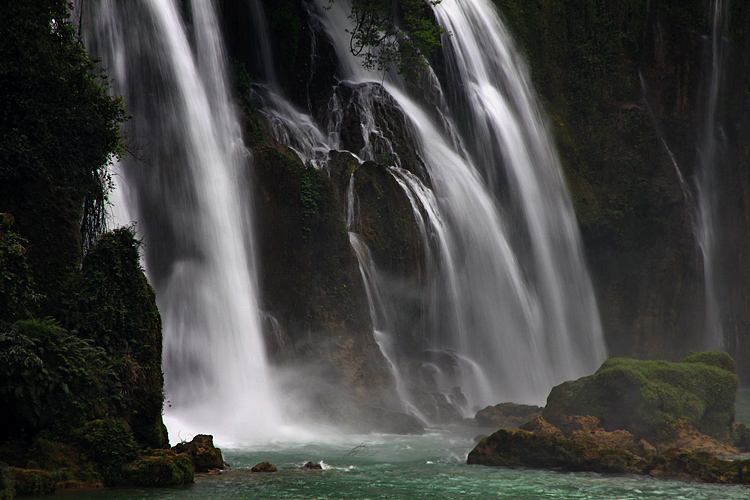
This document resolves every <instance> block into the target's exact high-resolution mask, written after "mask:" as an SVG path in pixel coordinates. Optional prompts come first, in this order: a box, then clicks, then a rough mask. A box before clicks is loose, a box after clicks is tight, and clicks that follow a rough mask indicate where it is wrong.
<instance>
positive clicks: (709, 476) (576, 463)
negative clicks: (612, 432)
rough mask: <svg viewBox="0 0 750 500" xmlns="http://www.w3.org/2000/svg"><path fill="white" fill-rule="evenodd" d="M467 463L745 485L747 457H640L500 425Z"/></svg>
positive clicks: (749, 477) (749, 473)
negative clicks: (501, 427)
mask: <svg viewBox="0 0 750 500" xmlns="http://www.w3.org/2000/svg"><path fill="white" fill-rule="evenodd" d="M467 463H469V464H478V465H489V466H524V467H535V468H544V469H560V470H564V471H589V472H608V473H633V474H642V475H650V476H654V477H678V478H695V479H699V480H701V481H705V482H710V483H739V484H748V483H750V460H724V459H721V458H718V457H716V456H714V455H712V454H711V453H708V452H705V451H688V450H681V449H677V448H670V449H669V450H666V451H665V452H663V453H658V454H652V455H649V456H648V457H647V458H642V457H639V456H637V455H634V454H633V453H631V452H629V451H626V450H623V449H619V448H613V447H609V446H604V445H601V444H598V443H595V442H593V441H586V440H572V439H566V438H563V437H555V436H549V435H540V434H535V433H532V432H528V431H524V430H520V429H510V430H506V429H501V430H499V431H497V432H496V433H494V434H492V435H491V436H489V437H487V438H485V439H483V440H482V441H480V442H479V443H478V444H477V446H476V447H475V448H474V449H473V450H472V451H471V453H469V456H468V459H467Z"/></svg>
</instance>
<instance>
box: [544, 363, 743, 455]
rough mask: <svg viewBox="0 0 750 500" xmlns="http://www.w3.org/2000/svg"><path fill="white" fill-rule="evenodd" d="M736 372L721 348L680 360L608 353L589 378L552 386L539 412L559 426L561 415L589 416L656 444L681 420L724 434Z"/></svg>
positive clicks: (727, 430) (669, 436) (730, 419)
mask: <svg viewBox="0 0 750 500" xmlns="http://www.w3.org/2000/svg"><path fill="white" fill-rule="evenodd" d="M737 385H738V382H737V376H736V375H735V374H734V363H733V362H732V359H731V358H730V357H729V356H728V355H727V354H726V353H722V352H704V353H698V354H691V355H690V356H688V357H687V358H685V360H684V361H683V362H682V363H670V362H667V361H639V360H634V359H627V358H614V359H610V360H608V361H606V362H605V363H604V364H602V366H601V367H600V368H599V370H597V372H596V373H594V374H593V375H591V376H589V377H583V378H580V379H578V380H574V381H569V382H565V383H563V384H560V385H558V386H556V387H554V388H553V389H552V391H551V392H550V394H549V396H548V398H547V406H546V407H545V409H544V411H543V413H542V416H543V417H544V418H545V419H546V420H547V421H549V422H550V423H552V424H553V425H555V426H557V427H560V426H561V425H563V423H564V420H565V417H569V416H572V415H592V416H594V417H596V418H598V419H599V420H600V421H601V425H602V426H603V427H604V429H606V430H608V431H612V430H615V429H624V430H627V431H629V432H631V433H632V434H633V435H634V436H635V437H636V438H637V439H640V438H644V439H646V440H648V441H650V442H653V443H658V442H663V441H669V440H671V439H673V438H674V437H675V436H674V434H675V432H676V429H678V428H679V426H680V424H681V422H684V423H687V424H689V425H692V426H693V427H695V428H696V429H697V430H698V431H700V432H701V433H703V434H707V435H709V436H712V437H715V438H717V439H727V438H728V437H729V434H730V430H731V426H732V423H733V421H734V403H735V398H736V394H737Z"/></svg>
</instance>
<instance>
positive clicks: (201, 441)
mask: <svg viewBox="0 0 750 500" xmlns="http://www.w3.org/2000/svg"><path fill="white" fill-rule="evenodd" d="M172 451H174V452H175V453H185V454H187V455H188V456H189V457H190V461H191V462H192V464H193V468H194V469H195V472H208V471H210V470H212V469H223V468H224V465H225V464H224V458H223V457H222V455H221V450H220V449H219V448H217V447H215V446H214V437H213V436H209V435H206V434H198V435H197V436H195V437H194V438H193V440H192V441H190V442H189V443H179V444H177V445H175V446H174V447H172Z"/></svg>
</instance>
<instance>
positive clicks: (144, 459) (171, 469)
mask: <svg viewBox="0 0 750 500" xmlns="http://www.w3.org/2000/svg"><path fill="white" fill-rule="evenodd" d="M194 481H195V473H194V471H193V464H192V462H191V460H190V457H189V456H188V455H186V454H180V453H175V452H173V451H171V450H152V451H150V452H148V453H144V454H143V455H141V456H140V457H139V458H138V459H136V460H134V461H133V462H131V463H129V464H127V465H126V466H125V468H124V469H123V483H124V484H128V485H132V486H159V487H164V486H180V485H183V484H189V483H192V482H194Z"/></svg>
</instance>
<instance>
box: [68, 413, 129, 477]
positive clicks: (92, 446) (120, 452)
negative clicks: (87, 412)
mask: <svg viewBox="0 0 750 500" xmlns="http://www.w3.org/2000/svg"><path fill="white" fill-rule="evenodd" d="M80 442H81V445H82V446H83V449H84V450H85V451H86V453H87V454H88V456H89V457H90V458H91V460H93V461H94V462H95V463H96V464H97V467H98V468H99V471H100V473H101V475H102V478H103V480H104V484H107V485H110V486H114V485H116V484H118V483H120V482H121V481H122V479H123V468H124V466H125V463H126V462H130V461H131V460H133V459H135V458H136V457H137V456H138V445H137V444H136V442H135V439H134V438H133V432H132V431H131V430H130V426H129V425H128V423H127V422H125V421H124V420H122V419H113V418H108V419H104V420H94V421H92V422H89V423H88V424H86V426H85V427H84V428H83V429H82V430H81V431H80Z"/></svg>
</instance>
